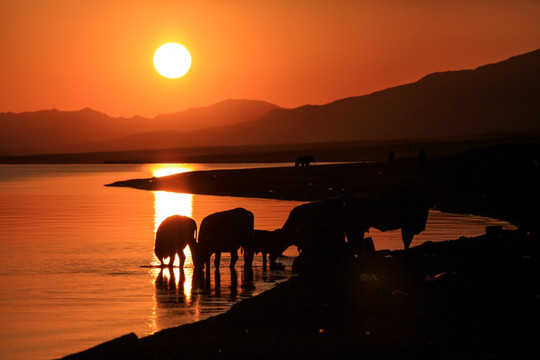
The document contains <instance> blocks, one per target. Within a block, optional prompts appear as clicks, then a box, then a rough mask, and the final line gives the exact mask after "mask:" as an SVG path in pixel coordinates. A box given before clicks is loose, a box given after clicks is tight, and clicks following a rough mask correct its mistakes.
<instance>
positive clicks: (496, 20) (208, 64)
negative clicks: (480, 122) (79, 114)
mask: <svg viewBox="0 0 540 360" xmlns="http://www.w3.org/2000/svg"><path fill="white" fill-rule="evenodd" d="M538 19H540V1H530V0H517V1H501V0H492V1H478V0H467V1H464V0H458V1H428V0H410V1H398V0H385V1H376V0H372V1H362V0H359V1H340V2H335V1H324V0H320V1H313V0H311V1H307V0H300V1H294V2H291V1H285V0H278V1H271V2H270V1H268V2H266V1H245V0H242V1H241V0H236V1H227V2H204V3H203V2H179V1H143V0H129V1H128V0H121V1H109V0H96V1H91V2H90V1H88V2H87V1H84V2H83V1H63V0H48V1H45V0H20V1H9V0H0V22H1V23H2V27H1V28H0V44H2V45H1V46H2V56H1V57H0V79H2V81H1V84H0V99H1V100H0V112H7V111H13V112H23V111H36V110H41V109H51V108H57V109H60V110H78V109H82V108H85V107H90V108H93V109H95V110H98V111H102V112H105V113H107V114H109V115H112V116H132V115H142V116H147V117H153V116H156V115H158V114H163V113H170V112H177V111H181V110H184V109H187V108H190V107H197V106H205V105H210V104H213V103H216V102H218V101H221V100H225V99H228V98H235V99H258V100H265V101H269V102H272V103H275V104H277V105H280V106H284V107H296V106H301V105H304V104H324V103H328V102H331V101H333V100H336V99H340V98H344V97H349V96H357V95H363V94H367V93H370V92H373V91H377V90H381V89H384V88H387V87H391V86H396V85H400V84H404V83H408V82H413V81H416V80H418V79H420V78H421V77H423V76H424V75H427V74H428V73H431V72H435V71H446V70H458V69H468V68H475V67H477V66H480V65H484V64H486V63H492V62H498V61H502V60H504V59H506V58H508V57H511V56H514V55H519V54H521V53H525V52H529V51H532V50H536V49H538V48H540V26H538ZM167 42H178V43H181V44H183V45H185V46H186V47H187V48H188V49H189V51H190V52H191V56H192V65H191V68H190V70H189V72H188V73H187V74H186V75H185V76H183V77H181V78H179V79H167V78H164V77H162V76H160V75H159V74H157V73H156V71H155V70H154V67H153V64H152V59H153V54H154V51H155V49H156V48H157V47H158V46H159V45H161V44H164V43H167Z"/></svg>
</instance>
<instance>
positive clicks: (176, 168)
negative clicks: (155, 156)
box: [148, 164, 194, 177]
mask: <svg viewBox="0 0 540 360" xmlns="http://www.w3.org/2000/svg"><path fill="white" fill-rule="evenodd" d="M148 166H149V167H148V170H149V171H150V172H152V175H153V176H154V177H163V176H169V175H174V174H180V173H184V172H188V171H193V170H194V168H193V167H192V166H190V165H189V164H151V165H148Z"/></svg>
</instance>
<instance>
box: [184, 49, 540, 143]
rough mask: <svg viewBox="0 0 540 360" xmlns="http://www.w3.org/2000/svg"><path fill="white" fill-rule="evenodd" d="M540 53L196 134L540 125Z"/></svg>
mask: <svg viewBox="0 0 540 360" xmlns="http://www.w3.org/2000/svg"><path fill="white" fill-rule="evenodd" d="M539 114H540V50H537V51H534V52H531V53H527V54H524V55H520V56H516V57H513V58H510V59H508V60H506V61H503V62H500V63H496V64H491V65H485V66H481V67H479V68H477V69H475V70H462V71H450V72H443V73H435V74H431V75H428V76H426V77H424V78H422V79H421V80H419V81H417V82H415V83H411V84H407V85H402V86H398V87H394V88H390V89H386V90H383V91H379V92H375V93H372V94H369V95H365V96H358V97H351V98H347V99H343V100H338V101H335V102H332V103H330V104H326V105H322V106H312V105H306V106H302V107H299V108H295V109H290V110H286V109H278V110H273V111H270V112H268V113H267V114H266V115H264V116H263V117H261V118H260V119H258V120H256V121H253V122H249V123H242V124H237V125H234V126H229V127H227V128H222V129H213V130H211V131H205V132H204V137H203V134H202V133H192V134H190V136H189V138H190V139H197V138H199V139H201V140H202V139H204V141H205V143H204V144H203V143H201V142H200V141H199V142H198V145H209V144H219V145H225V144H227V145H233V144H234V145H239V144H284V143H299V142H306V143H308V142H327V141H354V140H379V139H410V138H436V137H463V136H474V135H481V134H487V133H495V132H500V133H510V134H512V133H528V132H532V131H539V130H540V118H539V117H540V115H539Z"/></svg>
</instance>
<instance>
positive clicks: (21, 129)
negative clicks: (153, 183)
mask: <svg viewBox="0 0 540 360" xmlns="http://www.w3.org/2000/svg"><path fill="white" fill-rule="evenodd" d="M275 108H277V105H274V104H270V103H267V102H264V101H255V100H225V101H222V102H219V103H216V104H214V105H210V106H206V107H198V108H192V109H188V110H185V111H182V112H178V113H174V114H167V115H159V116H157V117H155V118H153V119H147V118H143V117H140V116H134V117H131V118H113V117H110V116H108V115H106V114H104V113H100V112H97V111H95V110H92V109H88V108H87V109H83V110H79V111H59V110H56V109H53V110H43V111H37V112H25V113H19V114H17V113H2V114H0V128H1V129H2V131H1V133H0V154H17V153H26V154H28V153H53V152H80V151H96V150H100V148H99V146H100V143H104V142H108V141H112V140H114V139H119V138H123V137H126V136H130V135H134V134H139V133H145V132H158V133H159V132H164V131H181V132H186V131H192V130H194V129H200V128H204V127H208V126H224V125H230V124H234V123H240V122H246V121H251V120H254V119H257V118H259V117H260V116H261V115H263V114H265V113H266V112H268V111H269V110H271V109H275ZM112 143H114V142H112ZM112 143H111V144H112ZM158 144H159V143H158ZM113 147H114V145H113Z"/></svg>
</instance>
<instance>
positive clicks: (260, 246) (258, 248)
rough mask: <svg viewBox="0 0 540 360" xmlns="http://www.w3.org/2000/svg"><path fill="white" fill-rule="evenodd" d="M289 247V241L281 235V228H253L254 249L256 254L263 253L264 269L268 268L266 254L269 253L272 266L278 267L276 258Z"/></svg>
mask: <svg viewBox="0 0 540 360" xmlns="http://www.w3.org/2000/svg"><path fill="white" fill-rule="evenodd" d="M288 247H289V244H288V243H287V241H286V240H285V239H284V238H283V236H281V229H277V230H273V231H269V230H253V251H254V254H258V253H261V254H262V261H263V269H266V265H267V261H266V255H267V254H268V255H269V260H270V267H271V268H273V267H276V266H277V263H276V260H277V258H278V257H279V256H281V255H282V254H283V252H284V251H285V250H287V248H288Z"/></svg>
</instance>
